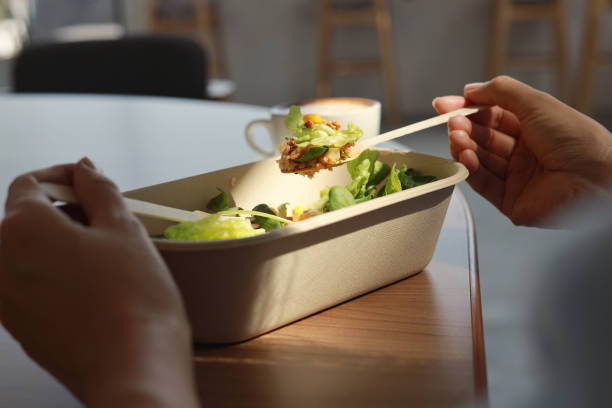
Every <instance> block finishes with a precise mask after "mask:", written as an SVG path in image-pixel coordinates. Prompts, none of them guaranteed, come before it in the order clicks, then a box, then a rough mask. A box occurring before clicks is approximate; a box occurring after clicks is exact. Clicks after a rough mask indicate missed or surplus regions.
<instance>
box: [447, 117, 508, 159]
mask: <svg viewBox="0 0 612 408" xmlns="http://www.w3.org/2000/svg"><path fill="white" fill-rule="evenodd" d="M448 129H449V131H450V132H452V131H454V130H463V131H465V132H466V133H467V134H468V135H470V138H472V140H474V141H475V142H476V143H477V144H478V145H479V146H481V147H482V148H483V149H485V150H487V151H489V152H491V153H492V154H495V155H497V156H500V157H503V158H506V159H507V158H509V157H510V156H511V155H512V152H513V151H514V148H515V146H516V139H515V138H513V137H511V136H508V135H507V134H505V133H503V132H501V131H499V130H496V129H492V128H490V127H487V126H483V125H481V124H478V123H474V122H472V121H471V120H469V119H468V118H466V117H465V116H456V117H454V118H451V119H450V120H449V121H448Z"/></svg>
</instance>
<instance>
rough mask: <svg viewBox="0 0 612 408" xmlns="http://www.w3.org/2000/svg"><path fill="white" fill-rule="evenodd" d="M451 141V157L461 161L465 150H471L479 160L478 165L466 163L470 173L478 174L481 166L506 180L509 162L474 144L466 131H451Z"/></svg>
mask: <svg viewBox="0 0 612 408" xmlns="http://www.w3.org/2000/svg"><path fill="white" fill-rule="evenodd" d="M449 141H450V150H451V155H452V156H453V157H454V158H455V159H456V160H459V157H460V155H461V153H462V152H464V151H465V150H470V151H473V152H475V153H476V157H477V159H478V161H477V163H471V162H469V163H467V164H466V163H464V165H465V166H466V167H467V168H468V170H470V173H474V172H476V171H477V170H478V167H479V166H483V167H485V168H486V169H488V170H489V171H490V172H491V173H493V174H494V175H495V176H496V177H498V178H499V179H501V180H504V179H505V178H506V171H507V169H508V160H506V159H505V158H503V157H500V156H497V155H495V154H493V153H491V152H490V151H488V150H486V149H483V148H482V147H481V146H479V145H478V144H477V143H476V142H474V140H472V139H471V138H470V137H469V136H468V134H467V133H466V132H465V131H464V130H453V131H451V132H450V133H449Z"/></svg>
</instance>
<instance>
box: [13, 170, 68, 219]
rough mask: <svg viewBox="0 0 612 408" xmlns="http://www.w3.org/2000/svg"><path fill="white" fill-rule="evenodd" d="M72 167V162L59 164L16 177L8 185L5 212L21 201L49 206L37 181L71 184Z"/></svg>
mask: <svg viewBox="0 0 612 408" xmlns="http://www.w3.org/2000/svg"><path fill="white" fill-rule="evenodd" d="M73 167H74V165H73V164H61V165H57V166H53V167H49V168H46V169H42V170H36V171H33V172H31V173H27V174H24V175H21V176H19V177H17V178H16V179H15V180H14V181H13V183H12V184H11V186H10V187H9V191H8V197H7V199H6V204H5V210H6V214H9V213H10V212H11V211H14V210H16V209H18V208H19V207H20V205H21V204H22V203H23V202H35V203H38V204H41V205H49V206H50V205H51V201H50V200H49V198H47V195H46V194H45V192H44V191H43V190H42V189H41V188H40V187H39V185H38V183H40V182H50V183H59V184H72V170H73Z"/></svg>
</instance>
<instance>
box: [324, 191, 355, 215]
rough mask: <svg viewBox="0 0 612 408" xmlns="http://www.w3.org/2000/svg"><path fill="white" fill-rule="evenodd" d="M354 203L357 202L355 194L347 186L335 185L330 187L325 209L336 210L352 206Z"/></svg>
mask: <svg viewBox="0 0 612 408" xmlns="http://www.w3.org/2000/svg"><path fill="white" fill-rule="evenodd" d="M353 204H355V199H354V198H353V194H351V192H350V191H349V190H348V189H347V188H346V187H342V186H334V187H332V188H330V189H329V200H328V201H327V203H326V204H325V209H326V210H327V211H334V210H339V209H340V208H344V207H350V206H351V205H353Z"/></svg>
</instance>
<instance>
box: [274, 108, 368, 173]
mask: <svg viewBox="0 0 612 408" xmlns="http://www.w3.org/2000/svg"><path fill="white" fill-rule="evenodd" d="M285 125H286V126H287V128H288V129H289V130H291V131H292V133H293V137H291V138H290V139H289V140H288V141H287V142H286V143H283V144H282V145H280V146H279V150H280V152H281V158H280V160H279V161H278V164H279V167H280V169H281V171H282V172H283V173H299V174H303V175H306V176H308V177H310V178H312V177H313V176H314V175H315V174H316V173H317V172H318V171H320V170H324V169H328V170H331V169H332V168H333V167H334V166H336V165H338V163H341V162H343V161H345V160H346V159H347V158H349V157H350V156H351V149H352V147H353V146H354V145H355V142H356V141H357V140H359V138H361V136H362V135H363V131H362V130H361V129H360V128H359V127H357V126H356V125H355V124H353V123H349V124H348V126H347V128H346V129H342V125H341V124H340V123H338V122H335V121H328V120H325V119H323V118H322V117H321V116H319V115H316V114H307V115H304V116H302V112H301V110H300V108H299V107H298V106H295V105H294V106H292V107H291V109H290V110H289V115H287V118H286V119H285Z"/></svg>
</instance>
